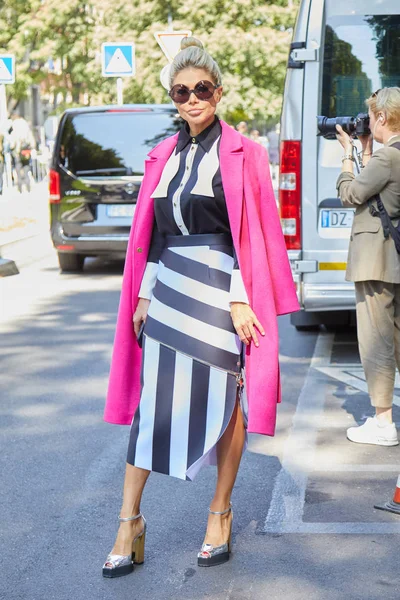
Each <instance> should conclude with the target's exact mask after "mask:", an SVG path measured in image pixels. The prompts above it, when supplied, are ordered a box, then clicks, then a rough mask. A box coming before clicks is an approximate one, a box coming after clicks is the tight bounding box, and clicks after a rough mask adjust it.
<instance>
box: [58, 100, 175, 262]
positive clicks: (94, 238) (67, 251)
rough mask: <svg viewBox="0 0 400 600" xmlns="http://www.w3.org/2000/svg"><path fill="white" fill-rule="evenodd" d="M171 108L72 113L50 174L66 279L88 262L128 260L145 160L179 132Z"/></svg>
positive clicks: (93, 109) (99, 109)
mask: <svg viewBox="0 0 400 600" xmlns="http://www.w3.org/2000/svg"><path fill="white" fill-rule="evenodd" d="M180 122H181V121H180V120H179V118H178V115H177V112H176V110H175V108H174V107H173V106H171V105H141V104H138V105H124V106H100V107H90V108H87V107H86V108H76V109H70V110H67V111H66V112H65V113H64V115H63V116H62V118H61V120H60V125H59V127H58V131H57V136H56V140H55V145H54V151H53V157H52V162H51V169H50V174H49V188H50V189H49V191H50V207H51V236H52V240H53V244H54V247H55V248H56V249H57V253H58V260H59V263H60V268H61V270H62V271H80V270H82V268H83V264H84V260H85V257H86V256H107V257H111V258H124V257H125V253H126V248H127V243H128V239H129V232H130V227H131V223H132V217H133V214H134V210H135V205H136V200H137V196H138V192H139V188H140V184H141V181H142V179H143V172H144V161H145V158H146V155H147V153H148V152H149V151H150V150H151V149H152V148H153V147H154V146H155V145H156V144H157V143H158V142H160V141H161V140H163V139H164V138H166V137H168V136H170V135H172V134H174V133H175V132H176V131H178V130H179V128H180Z"/></svg>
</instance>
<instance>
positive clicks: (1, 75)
mask: <svg viewBox="0 0 400 600" xmlns="http://www.w3.org/2000/svg"><path fill="white" fill-rule="evenodd" d="M14 81H15V56H14V54H0V84H2V83H14Z"/></svg>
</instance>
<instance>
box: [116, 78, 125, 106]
mask: <svg viewBox="0 0 400 600" xmlns="http://www.w3.org/2000/svg"><path fill="white" fill-rule="evenodd" d="M123 103H124V92H123V81H122V77H117V104H118V105H119V106H121V105H122V104H123Z"/></svg>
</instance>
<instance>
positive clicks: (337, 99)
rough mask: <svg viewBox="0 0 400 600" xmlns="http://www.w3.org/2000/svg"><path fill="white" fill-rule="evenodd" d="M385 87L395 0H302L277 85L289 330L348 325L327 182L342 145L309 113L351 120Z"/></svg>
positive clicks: (393, 61)
mask: <svg viewBox="0 0 400 600" xmlns="http://www.w3.org/2000/svg"><path fill="white" fill-rule="evenodd" d="M385 86H400V0H302V1H301V4H300V7H299V13H298V17H297V22H296V27H295V31H294V36H293V43H292V45H291V51H290V56H289V63H288V71H287V77H286V83H285V92H284V104H283V111H282V119H281V160H280V182H279V203H280V210H281V219H282V227H283V231H284V234H285V239H286V244H287V248H288V252H289V258H290V261H291V265H292V269H293V273H294V277H295V281H296V284H297V288H298V295H299V300H300V304H301V307H302V311H301V312H299V313H295V314H293V315H292V318H291V319H292V323H293V325H295V326H296V327H298V328H302V327H307V326H310V325H311V326H312V325H317V324H321V323H322V324H327V325H340V324H342V325H345V324H349V323H352V322H354V308H355V295H354V286H353V284H351V283H347V282H346V281H345V269H346V261H347V252H348V245H349V238H350V231H351V224H352V220H353V214H354V213H353V211H352V210H351V209H344V208H342V207H341V203H340V200H339V199H338V198H337V192H336V185H335V184H336V179H337V177H338V175H339V173H340V169H341V157H342V155H343V150H342V147H341V146H340V144H339V143H338V142H337V141H336V140H327V139H324V138H322V137H317V126H316V123H317V115H324V116H327V117H337V116H353V117H355V116H356V115H357V114H358V113H360V112H366V110H367V109H366V105H365V100H366V98H368V97H369V96H370V95H371V93H372V92H374V91H376V90H378V89H380V88H382V87H385ZM372 259H373V258H372Z"/></svg>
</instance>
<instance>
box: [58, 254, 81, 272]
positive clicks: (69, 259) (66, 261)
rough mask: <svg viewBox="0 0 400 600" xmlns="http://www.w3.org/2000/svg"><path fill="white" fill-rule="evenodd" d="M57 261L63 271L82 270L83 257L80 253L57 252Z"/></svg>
mask: <svg viewBox="0 0 400 600" xmlns="http://www.w3.org/2000/svg"><path fill="white" fill-rule="evenodd" d="M58 262H59V265H60V269H61V271H62V272H63V273H69V272H73V271H82V270H83V263H84V262H85V257H84V256H82V254H66V253H65V252H58Z"/></svg>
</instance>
